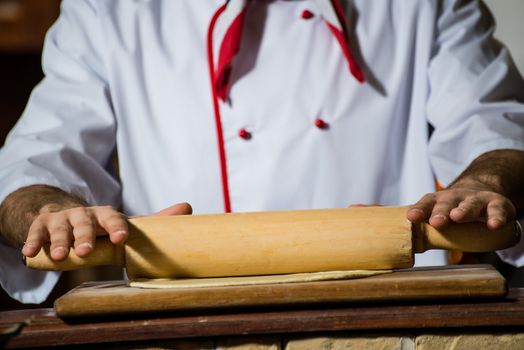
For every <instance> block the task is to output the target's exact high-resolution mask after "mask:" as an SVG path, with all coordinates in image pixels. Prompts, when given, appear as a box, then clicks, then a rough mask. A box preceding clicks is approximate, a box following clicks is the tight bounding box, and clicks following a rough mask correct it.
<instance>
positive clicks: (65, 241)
mask: <svg viewBox="0 0 524 350" xmlns="http://www.w3.org/2000/svg"><path fill="white" fill-rule="evenodd" d="M47 230H48V231H49V240H50V241H51V248H50V252H51V259H53V260H58V261H60V260H64V259H65V258H66V257H67V256H68V255H69V248H71V245H72V242H73V228H72V227H71V225H70V224H69V221H68V220H67V217H66V216H65V214H63V213H60V214H59V215H52V216H51V217H50V220H49V221H48V222H47Z"/></svg>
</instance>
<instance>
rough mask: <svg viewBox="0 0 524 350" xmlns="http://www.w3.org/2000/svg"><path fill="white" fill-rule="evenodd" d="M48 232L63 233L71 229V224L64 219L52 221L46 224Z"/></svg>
mask: <svg viewBox="0 0 524 350" xmlns="http://www.w3.org/2000/svg"><path fill="white" fill-rule="evenodd" d="M48 229H49V232H50V233H51V234H53V233H64V232H69V231H70V230H71V226H70V225H69V224H68V223H67V222H65V221H54V222H51V223H50V224H49V225H48Z"/></svg>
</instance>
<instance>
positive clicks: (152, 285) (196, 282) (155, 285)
mask: <svg viewBox="0 0 524 350" xmlns="http://www.w3.org/2000/svg"><path fill="white" fill-rule="evenodd" d="M391 272H393V271H392V270H351V271H326V272H311V273H295V274H288V275H268V276H245V277H244V276H243V277H218V278H181V279H164V278H159V279H132V280H130V281H129V283H128V284H129V286H130V287H137V288H146V289H183V288H209V287H231V286H247V285H249V286H252V285H258V284H275V283H299V282H314V281H329V280H345V279H354V278H363V277H369V276H375V275H381V274H385V273H391Z"/></svg>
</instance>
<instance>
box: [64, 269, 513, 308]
mask: <svg viewBox="0 0 524 350" xmlns="http://www.w3.org/2000/svg"><path fill="white" fill-rule="evenodd" d="M505 293H506V283H505V280H504V278H503V277H502V276H501V275H500V274H499V273H498V272H497V271H496V270H495V269H494V268H493V267H491V266H489V265H472V266H466V267H447V268H417V269H409V270H403V271H398V272H393V273H391V274H385V275H379V276H373V277H367V278H361V279H353V280H339V281H320V282H306V283H285V284H266V285H251V286H249V285H247V286H236V287H205V288H185V289H176V290H169V289H141V288H132V287H128V286H127V285H126V282H125V281H117V282H93V283H85V284H83V285H81V286H80V287H78V288H76V289H73V290H72V291H71V292H69V293H68V294H66V295H64V296H62V297H61V298H59V299H58V300H57V301H56V302H55V309H56V312H57V314H58V315H59V316H60V317H64V318H72V317H86V316H107V315H125V314H135V315H136V314H139V313H152V312H171V311H178V310H197V309H227V308H235V307H260V306H267V305H285V306H289V305H299V304H302V305H306V304H309V305H312V304H320V303H355V302H371V301H392V300H396V301H400V300H424V299H435V298H440V299H446V298H447V299H449V298H479V297H500V296H503V295H504V294H505Z"/></svg>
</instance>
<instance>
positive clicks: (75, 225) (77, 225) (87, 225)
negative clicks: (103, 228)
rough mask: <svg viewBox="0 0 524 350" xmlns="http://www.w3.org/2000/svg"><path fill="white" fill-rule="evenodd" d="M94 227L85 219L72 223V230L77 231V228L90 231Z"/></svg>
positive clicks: (91, 222)
mask: <svg viewBox="0 0 524 350" xmlns="http://www.w3.org/2000/svg"><path fill="white" fill-rule="evenodd" d="M94 227H95V223H94V222H93V221H91V220H89V219H87V218H84V219H81V220H78V221H75V222H74V223H73V228H74V229H78V228H86V229H92V228H94Z"/></svg>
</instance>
